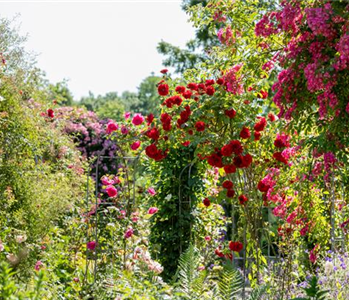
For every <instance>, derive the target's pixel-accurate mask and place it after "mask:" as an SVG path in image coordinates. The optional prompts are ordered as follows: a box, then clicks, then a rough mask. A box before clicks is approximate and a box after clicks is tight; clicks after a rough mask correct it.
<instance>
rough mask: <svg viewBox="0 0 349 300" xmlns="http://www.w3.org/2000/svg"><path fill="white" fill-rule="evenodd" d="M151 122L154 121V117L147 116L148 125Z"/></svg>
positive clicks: (151, 115)
mask: <svg viewBox="0 0 349 300" xmlns="http://www.w3.org/2000/svg"><path fill="white" fill-rule="evenodd" d="M153 121H154V115H153V114H149V115H148V116H147V122H148V125H149V124H151V123H152V122H153Z"/></svg>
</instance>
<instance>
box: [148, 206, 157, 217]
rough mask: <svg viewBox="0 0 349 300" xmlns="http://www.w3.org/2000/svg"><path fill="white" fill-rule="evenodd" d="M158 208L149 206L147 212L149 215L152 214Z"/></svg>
mask: <svg viewBox="0 0 349 300" xmlns="http://www.w3.org/2000/svg"><path fill="white" fill-rule="evenodd" d="M158 210H159V209H158V208H157V207H151V208H149V209H148V214H149V215H153V214H156V213H157V212H158Z"/></svg>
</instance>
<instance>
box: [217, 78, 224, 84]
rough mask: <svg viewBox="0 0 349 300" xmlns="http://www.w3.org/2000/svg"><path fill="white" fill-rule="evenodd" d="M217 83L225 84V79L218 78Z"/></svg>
mask: <svg viewBox="0 0 349 300" xmlns="http://www.w3.org/2000/svg"><path fill="white" fill-rule="evenodd" d="M216 82H217V84H219V85H222V84H224V79H223V78H218V79H217V81H216Z"/></svg>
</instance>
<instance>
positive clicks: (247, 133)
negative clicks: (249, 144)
mask: <svg viewBox="0 0 349 300" xmlns="http://www.w3.org/2000/svg"><path fill="white" fill-rule="evenodd" d="M240 137H241V138H242V139H249V138H250V137H251V132H250V130H249V129H248V128H247V127H245V126H244V127H243V128H242V129H241V132H240Z"/></svg>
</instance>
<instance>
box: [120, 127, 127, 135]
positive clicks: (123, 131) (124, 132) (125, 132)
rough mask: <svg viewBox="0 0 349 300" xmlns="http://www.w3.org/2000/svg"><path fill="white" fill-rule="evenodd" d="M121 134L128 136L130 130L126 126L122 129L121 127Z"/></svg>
mask: <svg viewBox="0 0 349 300" xmlns="http://www.w3.org/2000/svg"><path fill="white" fill-rule="evenodd" d="M121 133H122V134H128V129H127V127H126V126H122V127H121Z"/></svg>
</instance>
